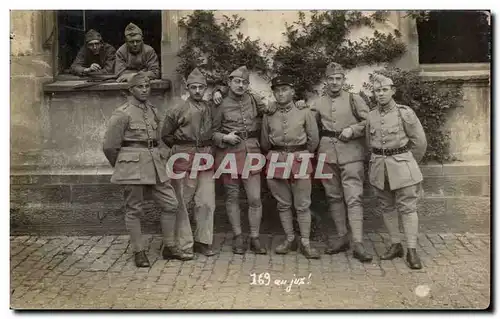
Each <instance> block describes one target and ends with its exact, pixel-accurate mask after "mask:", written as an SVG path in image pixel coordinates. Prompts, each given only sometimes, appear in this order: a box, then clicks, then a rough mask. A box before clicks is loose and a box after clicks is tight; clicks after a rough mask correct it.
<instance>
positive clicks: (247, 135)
mask: <svg viewBox="0 0 500 319" xmlns="http://www.w3.org/2000/svg"><path fill="white" fill-rule="evenodd" d="M222 133H224V134H229V133H231V132H229V131H226V130H223V131H222ZM236 135H237V136H239V137H241V138H242V139H244V140H246V139H249V138H259V131H250V132H248V131H237V132H236Z"/></svg>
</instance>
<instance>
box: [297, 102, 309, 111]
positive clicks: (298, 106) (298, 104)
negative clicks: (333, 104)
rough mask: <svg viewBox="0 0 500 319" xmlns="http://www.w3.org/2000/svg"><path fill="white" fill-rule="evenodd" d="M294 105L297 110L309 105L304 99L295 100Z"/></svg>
mask: <svg viewBox="0 0 500 319" xmlns="http://www.w3.org/2000/svg"><path fill="white" fill-rule="evenodd" d="M295 105H296V106H297V108H298V109H299V110H302V109H307V108H308V107H309V105H307V103H306V101H304V100H300V101H297V102H296V103H295Z"/></svg>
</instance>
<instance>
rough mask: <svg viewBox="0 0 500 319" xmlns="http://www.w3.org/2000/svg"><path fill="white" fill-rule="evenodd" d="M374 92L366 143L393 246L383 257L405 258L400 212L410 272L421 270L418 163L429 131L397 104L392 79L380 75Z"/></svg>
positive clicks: (388, 258) (403, 106)
mask: <svg viewBox="0 0 500 319" xmlns="http://www.w3.org/2000/svg"><path fill="white" fill-rule="evenodd" d="M373 91H374V94H375V97H376V99H377V102H378V106H377V107H376V108H375V109H373V110H372V111H371V112H370V113H369V115H368V119H367V125H366V139H367V143H368V146H369V147H370V148H371V152H372V155H371V159H370V173H369V175H370V184H372V186H373V189H374V191H375V195H376V197H377V199H378V202H379V205H378V207H379V209H380V212H381V214H382V216H383V218H384V222H385V225H386V227H387V230H388V231H389V235H390V236H391V242H392V245H391V246H390V248H389V249H388V250H387V252H385V253H384V254H383V255H382V256H381V257H380V259H383V260H390V259H394V258H397V257H403V256H404V250H403V246H402V245H401V235H400V232H399V218H398V217H399V214H401V215H402V219H403V227H404V232H405V235H406V241H407V245H408V250H407V254H406V261H407V263H408V266H409V267H410V268H412V269H421V268H422V264H421V262H420V258H419V257H418V255H417V251H416V248H417V234H418V214H417V201H418V198H419V195H420V193H421V182H422V180H423V177H422V173H421V171H420V168H419V166H418V162H419V161H420V160H422V158H423V156H424V154H425V151H426V148H427V140H426V137H425V132H424V130H423V127H422V124H421V123H420V120H419V119H418V117H417V115H416V114H415V112H414V111H413V110H412V109H411V108H409V107H408V106H405V105H399V104H396V102H395V101H394V99H393V96H394V94H395V92H396V89H395V88H394V84H393V82H392V80H391V79H389V78H387V77H385V76H383V75H375V76H374V77H373Z"/></svg>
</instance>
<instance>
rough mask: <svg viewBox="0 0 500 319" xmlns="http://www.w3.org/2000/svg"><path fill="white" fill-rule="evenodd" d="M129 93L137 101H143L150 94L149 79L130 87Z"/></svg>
mask: <svg viewBox="0 0 500 319" xmlns="http://www.w3.org/2000/svg"><path fill="white" fill-rule="evenodd" d="M129 91H130V93H132V95H133V96H134V97H135V98H136V99H137V100H139V101H141V102H145V101H146V100H147V99H148V97H149V95H150V94H151V85H150V84H149V81H142V82H141V83H139V84H137V85H135V86H133V87H131V88H130V89H129Z"/></svg>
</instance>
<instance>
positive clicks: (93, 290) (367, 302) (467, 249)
mask: <svg viewBox="0 0 500 319" xmlns="http://www.w3.org/2000/svg"><path fill="white" fill-rule="evenodd" d="M217 236H219V237H220V235H217ZM217 236H216V237H217ZM224 236H226V235H224ZM365 237H366V247H367V249H369V250H370V251H373V252H374V253H375V255H376V256H377V255H379V254H381V253H383V252H384V251H385V249H386V248H387V247H388V245H389V241H388V238H387V234H386V233H369V234H367V235H366V236H365ZM222 238H225V237H222ZM229 238H230V237H229ZM147 239H148V241H149V243H150V247H152V248H150V249H153V250H155V249H156V250H158V251H159V248H158V247H156V246H157V245H158V243H161V236H158V235H153V236H149V237H147ZM218 240H220V238H219V239H218ZM280 240H282V236H281V237H279V236H278V237H272V238H270V239H269V241H268V243H272V245H274V246H271V247H269V248H270V249H271V251H272V250H273V248H274V247H275V245H276V244H278V243H279V242H280ZM10 242H11V247H14V249H11V254H12V255H11V263H10V264H11V307H13V308H16V309H17V308H30V309H35V308H37V307H38V308H42V309H44V308H47V309H49V308H50V309H85V308H87V309H293V308H297V307H298V308H304V309H360V308H362V309H387V308H396V309H408V308H411V309H415V308H416V309H419V308H423V309H434V308H450V309H452V308H459V309H468V308H472V309H480V308H482V307H483V308H484V307H487V305H488V304H489V299H490V290H491V287H490V277H491V276H490V273H489V271H490V260H489V258H490V255H489V242H490V239H489V235H487V234H471V233H466V234H454V233H421V234H419V248H418V251H419V253H420V255H421V259H422V261H423V263H424V269H422V270H410V269H409V268H408V267H407V266H406V264H405V262H404V260H403V259H401V258H399V259H396V260H393V261H380V260H379V259H378V257H375V258H374V261H373V262H372V263H369V264H361V263H360V262H359V261H357V260H356V259H353V258H352V252H351V251H349V252H347V253H341V254H336V255H332V256H330V255H322V256H321V259H320V260H307V259H306V258H304V257H303V256H302V255H301V254H298V253H295V252H294V253H290V254H289V255H286V256H279V255H275V254H273V253H271V254H269V255H265V256H256V255H255V254H251V253H247V254H245V255H243V256H240V255H233V254H232V252H231V247H230V245H231V240H227V241H225V242H224V243H223V247H222V248H223V249H222V253H221V254H220V255H219V256H216V257H214V258H206V257H203V256H200V257H199V258H198V259H197V260H194V261H190V262H180V261H164V260H162V259H158V260H156V259H151V261H152V265H153V266H152V267H151V268H142V269H137V268H136V267H135V265H134V264H133V260H132V255H131V253H125V249H126V248H127V247H128V245H129V244H128V236H93V237H83V238H80V237H58V238H53V239H51V238H49V237H33V238H32V237H22V238H21V237H20V238H17V237H16V236H14V237H11V238H10ZM221 242H222V241H221ZM64 245H66V246H65V247H66V248H65V250H64V249H63V250H61V248H60V247H61V246H64ZM155 245H156V246H155ZM318 246H320V245H318ZM19 247H24V249H23V250H21V249H20V248H19ZM156 250H155V251H151V250H150V252H149V253H148V254H149V255H151V256H155V254H158V256H157V257H155V258H158V257H159V252H158V251H156ZM252 273H254V274H256V275H257V276H258V275H259V274H265V273H268V274H269V276H270V278H271V281H270V282H269V285H258V284H257V285H251V282H252V277H251V276H250V275H251V274H252ZM309 274H311V277H310V282H308V283H306V284H303V285H299V284H298V283H297V282H296V283H295V284H294V283H293V282H292V285H291V286H290V287H291V288H290V289H288V290H289V291H288V292H287V291H286V290H287V285H290V282H291V281H290V280H293V279H294V278H295V279H297V278H300V277H306V280H309V277H308V275H309ZM276 279H277V280H284V281H287V282H286V283H283V284H282V285H276V284H275V282H274V280H276ZM417 287H420V288H418V289H416V288H417ZM426 287H427V288H429V289H427V288H426ZM417 293H418V294H420V295H417ZM431 297H432V298H431Z"/></svg>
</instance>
